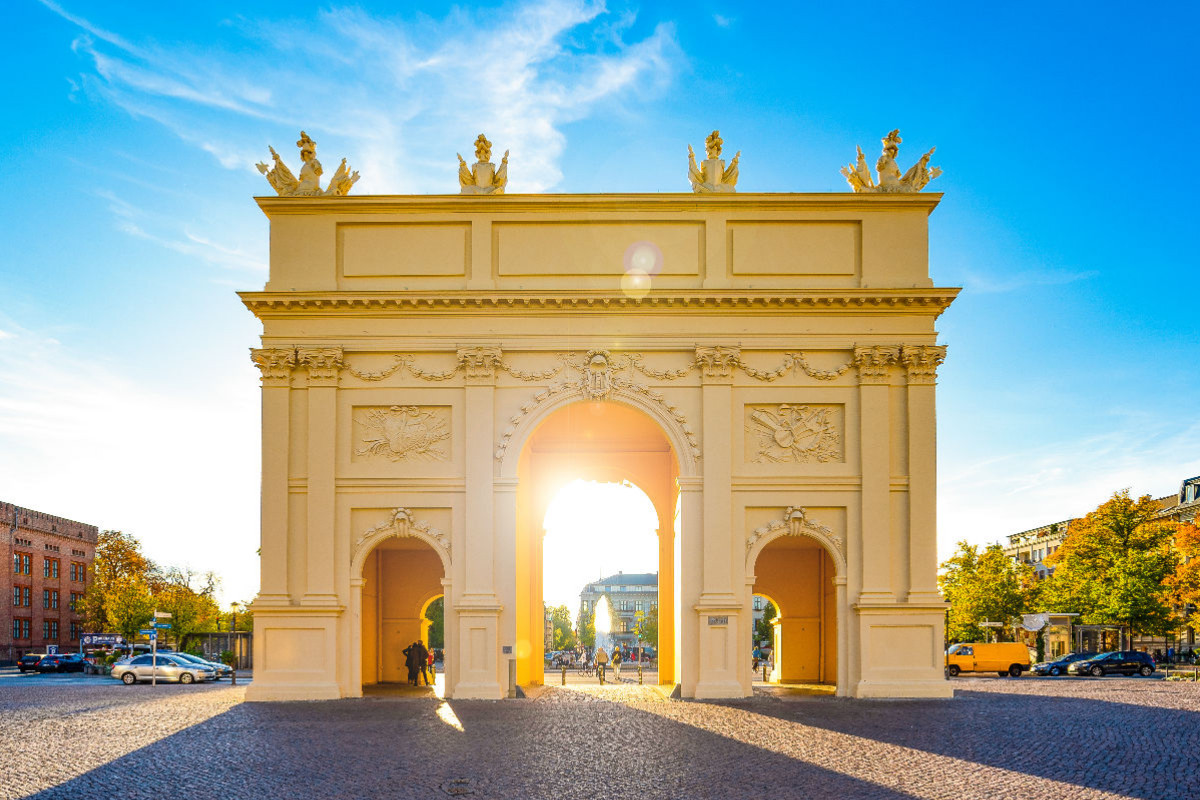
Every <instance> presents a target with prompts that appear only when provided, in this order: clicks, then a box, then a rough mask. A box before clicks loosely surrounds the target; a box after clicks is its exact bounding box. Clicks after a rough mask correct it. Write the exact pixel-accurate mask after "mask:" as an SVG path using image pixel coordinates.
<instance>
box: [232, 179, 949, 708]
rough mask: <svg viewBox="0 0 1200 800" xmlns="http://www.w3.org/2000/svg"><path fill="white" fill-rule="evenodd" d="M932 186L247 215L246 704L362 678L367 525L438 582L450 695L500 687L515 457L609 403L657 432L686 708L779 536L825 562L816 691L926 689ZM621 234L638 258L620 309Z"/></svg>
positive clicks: (517, 487)
mask: <svg viewBox="0 0 1200 800" xmlns="http://www.w3.org/2000/svg"><path fill="white" fill-rule="evenodd" d="M938 199H939V195H936V194H872V195H851V194H825V195H810V194H785V195H759V194H727V195H719V196H718V195H676V194H660V195H579V196H576V195H539V196H526V195H507V196H499V197H458V196H454V197H447V196H431V197H411V196H400V197H340V198H260V199H259V200H258V203H259V205H260V207H261V208H262V210H263V211H264V212H265V213H266V214H267V216H268V217H269V218H270V220H271V272H270V278H269V280H268V282H267V284H266V286H265V287H264V290H263V291H261V292H245V293H243V294H242V295H241V296H242V299H243V301H244V302H245V303H246V305H247V306H248V307H249V308H250V310H251V311H253V312H254V313H255V314H256V315H257V316H258V318H259V319H260V320H261V321H262V323H263V337H262V342H261V347H260V348H259V349H257V350H255V352H254V359H255V363H256V364H257V365H258V366H259V368H260V369H261V371H262V387H263V389H262V402H263V412H262V413H263V494H262V589H261V592H260V595H259V597H258V598H257V599H256V601H255V605H254V608H255V613H256V619H255V623H256V628H257V632H258V634H259V635H257V636H256V639H255V647H256V657H255V658H256V675H255V681H254V683H253V684H252V685H251V687H249V690H248V693H247V696H248V698H250V699H254V700H271V699H288V698H319V697H343V696H354V695H356V694H358V693H360V692H361V686H362V683H363V681H364V680H369V678H370V676H371V674H372V673H371V670H370V669H369V665H370V658H369V653H368V648H367V642H365V641H364V639H363V631H364V628H365V627H366V628H369V627H370V626H369V625H367V624H366V623H367V622H369V621H370V613H371V612H370V611H369V610H368V609H367V606H368V605H369V603H370V599H371V597H372V596H373V595H372V592H376V591H378V588H373V584H372V580H371V577H370V575H369V574H367V573H365V572H364V566H365V565H366V563H367V560H368V558H369V556H368V554H369V553H370V552H371V550H372V549H373V548H374V547H375V546H377V545H378V544H379V543H380V542H381V541H384V540H386V539H388V538H399V539H411V540H418V541H420V542H421V543H423V544H424V545H427V546H428V547H429V548H430V552H432V553H433V554H434V555H435V556H436V558H437V559H438V561H439V562H440V563H441V564H442V565H443V576H442V577H440V581H441V584H440V585H441V587H442V589H443V590H444V591H445V593H446V597H447V603H446V608H447V613H446V636H447V647H446V658H447V662H446V686H447V691H448V693H449V694H450V695H451V696H456V697H497V698H498V697H501V696H504V695H505V694H506V691H507V682H508V674H509V663H510V661H512V660H514V659H518V660H519V659H532V657H533V656H534V655H535V654H536V652H537V649H538V648H540V644H541V642H540V635H539V636H533V635H532V633H533V631H534V630H538V631H540V625H539V626H536V627H535V626H533V625H532V622H533V616H534V614H535V613H537V614H539V615H540V609H536V605H537V600H538V597H539V596H540V569H541V566H540V548H533V547H531V544H530V543H531V541H532V540H531V538H530V537H531V536H532V535H533V533H531V532H532V531H536V527H535V526H536V525H537V524H540V522H539V521H538V520H537V519H536V512H535V511H534V509H533V508H532V506H530V505H529V504H530V503H531V502H532V500H531V498H534V497H535V496H537V493H538V492H539V491H540V490H539V488H538V487H539V486H542V484H543V483H544V482H545V481H544V479H543V478H542V477H539V476H538V475H537V474H536V472H537V470H536V469H535V468H534V467H532V466H530V467H528V468H523V467H522V466H521V465H522V464H523V463H525V461H526V460H525V459H523V456H522V454H523V453H525V452H526V449H527V445H528V443H529V442H530V441H531V440H532V437H534V435H535V431H536V430H538V428H539V425H541V424H542V423H543V422H545V421H547V420H549V419H551V417H552V415H553V414H554V413H555V412H556V411H559V410H560V409H563V408H567V407H569V406H571V405H573V404H577V403H582V402H588V403H602V404H604V405H607V406H613V407H617V406H619V407H623V408H628V409H631V410H633V411H635V412H636V413H637V414H639V415H641V417H644V418H645V419H648V420H650V421H652V423H653V425H654V426H655V427H657V429H658V431H659V433H660V434H661V437H662V438H663V439H664V440H665V441H666V442H667V443H668V445H669V449H670V454H671V457H672V460H673V462H674V463H673V464H672V465H671V470H670V473H669V479H668V489H669V491H668V492H667V494H668V495H669V497H667V498H664V499H665V501H666V505H667V506H669V508H668V509H667V510H666V511H665V512H664V509H663V508H659V513H660V515H662V514H664V513H665V514H666V515H667V516H668V518H673V516H674V509H675V507H676V504H677V505H678V508H679V510H680V516H679V523H678V529H679V532H678V534H677V535H674V536H672V537H671V538H672V539H673V541H672V542H671V544H672V545H673V548H674V549H675V550H677V551H678V557H677V558H674V557H672V558H671V559H670V562H671V564H672V571H673V572H674V575H675V577H674V586H673V587H672V588H673V590H674V591H673V592H671V594H672V600H673V602H672V606H673V607H674V612H675V622H676V623H677V629H676V631H675V634H676V635H675V639H676V641H677V642H678V646H677V652H676V654H675V663H676V669H675V674H674V675H673V676H672V677H673V678H674V680H675V681H677V682H678V683H679V685H680V689H681V692H682V693H683V695H684V696H687V697H736V696H743V695H745V694H747V693H749V691H750V680H751V671H750V663H749V662H750V633H751V632H750V627H751V615H750V597H751V594H752V588H753V586H754V583H755V571H756V570H758V571H761V570H762V569H763V567H762V564H763V562H762V559H761V558H759V553H760V551H762V550H763V548H764V547H766V546H768V545H769V544H770V542H771V541H773V540H775V539H777V538H779V537H800V538H805V537H807V538H809V539H812V540H813V541H815V542H817V543H819V544H820V546H821V547H822V548H824V550H825V551H826V552H827V553H828V554H829V557H830V559H831V560H832V563H833V564H834V569H833V573H832V576H831V577H829V578H828V579H824V578H823V579H822V580H825V586H824V588H823V591H824V592H825V593H826V594H828V593H829V592H830V591H832V593H833V600H832V603H831V604H830V603H828V601H826V602H827V606H828V605H832V607H833V611H834V616H835V619H836V625H834V626H826V627H827V628H829V627H832V628H833V629H834V632H833V633H832V634H829V633H826V634H825V635H826V636H829V635H832V636H833V637H834V639H835V642H834V645H835V646H834V647H832V648H830V649H832V650H833V651H834V652H835V653H836V659H835V661H834V667H833V669H834V672H836V676H835V678H834V682H835V683H836V685H837V691H838V693H839V694H842V695H849V696H859V697H868V696H945V695H947V694H948V693H949V689H948V686H947V685H946V682H945V681H944V680H943V679H942V672H941V659H940V652H941V642H942V610H943V607H944V606H943V605H942V603H941V598H940V597H939V595H938V594H937V586H936V574H935V571H936V515H935V500H936V491H935V489H936V464H935V406H934V392H935V389H934V379H935V375H936V369H937V365H938V363H940V361H941V358H942V350H941V348H939V347H938V346H937V333H936V330H935V327H934V324H935V320H936V319H937V316H938V315H939V314H940V313H941V312H942V311H943V310H944V309H945V308H946V307H947V306H948V305H949V303H950V302H951V301H952V300H953V298H954V296H955V294H956V293H957V290H955V289H943V288H936V287H933V286H932V283H931V281H930V279H929V275H928V250H927V238H928V232H927V221H928V215H929V214H930V212H931V211H932V210H933V208H934V207H935V206H936V204H937V202H938ZM639 243H650V244H651V245H653V246H654V247H655V248H657V249H658V251H659V252H661V255H662V265H661V272H660V273H659V274H658V275H656V276H655V277H654V278H653V285H652V287H651V290H650V291H649V293H648V294H647V295H646V296H644V297H633V296H629V295H627V294H625V293H623V292H622V291H621V288H620V280H621V277H622V275H623V271H624V256H625V254H626V253H628V252H629V251H630V248H631V247H634V246H641V245H639ZM773 426H774V427H773ZM818 429H819V430H821V431H824V433H820V434H819V435H818V434H814V433H813V431H814V430H818ZM776 434H778V436H777V435H776ZM814 437H815V438H814ZM793 443H798V444H796V446H795V447H792V444H793ZM809 445H812V447H809ZM806 448H807V449H806ZM535 449H536V448H535ZM537 461H538V458H533V459H532V461H530V463H531V464H532V463H534V462H537ZM547 463H549V462H547ZM623 463H624V464H625V465H626V466H628V465H629V464H632V463H633V462H632V461H629V460H628V459H626V460H625V461H624V462H623ZM597 468H599V461H597V460H596V459H593V462H592V465H591V466H590V467H589V469H597ZM657 474H658V475H659V476H660V477H659V478H656V480H660V482H661V475H662V474H665V473H663V472H662V471H661V470H660V471H659V473H657ZM643 488H646V487H643ZM647 491H648V492H649V491H650V490H649V489H647ZM659 493H660V494H661V493H662V492H661V490H659ZM652 497H653V495H652ZM655 502H656V504H657V503H659V502H660V501H659V500H657V499H656V500H655ZM672 522H673V519H672ZM662 541H664V542H665V541H667V540H665V539H663V540H662ZM534 550H537V551H538V552H537V553H535V552H534ZM664 552H666V551H665V549H664ZM672 555H674V553H672ZM663 561H664V560H663V559H660V569H661V567H662V565H663ZM831 585H832V589H831V588H830V587H831ZM674 595H677V597H678V599H677V600H676V599H675V598H674ZM535 609H536V611H535ZM397 635H399V634H398V633H397ZM522 642H526V644H525V645H524V649H523V648H522ZM384 649H386V648H384ZM518 663H519V661H518ZM529 663H530V664H532V663H533V662H532V660H530V661H529ZM364 665H366V666H364ZM533 671H534V670H533V669H532V668H531V667H527V668H525V670H524V673H523V674H522V677H523V678H524V679H526V680H532V679H533V676H532V675H531V674H530V673H531V672H533Z"/></svg>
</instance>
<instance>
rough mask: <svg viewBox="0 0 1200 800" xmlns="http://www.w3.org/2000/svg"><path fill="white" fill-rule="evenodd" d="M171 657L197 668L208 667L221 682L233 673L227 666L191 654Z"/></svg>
mask: <svg viewBox="0 0 1200 800" xmlns="http://www.w3.org/2000/svg"><path fill="white" fill-rule="evenodd" d="M171 655H173V656H175V657H176V658H182V659H183V660H184V661H187V662H188V663H191V664H195V665H196V666H198V667H209V668H210V669H213V670H215V671H216V673H217V678H216V679H217V680H221V678H224V677H225V676H226V675H230V674H232V673H233V668H232V667H230V666H229V665H227V664H221V663H218V662H216V661H209V660H208V659H207V658H201V657H200V656H194V655H192V654H191V653H171Z"/></svg>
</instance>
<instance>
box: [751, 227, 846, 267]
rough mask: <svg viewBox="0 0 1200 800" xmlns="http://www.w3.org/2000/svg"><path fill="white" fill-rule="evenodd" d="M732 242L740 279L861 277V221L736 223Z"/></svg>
mask: <svg viewBox="0 0 1200 800" xmlns="http://www.w3.org/2000/svg"><path fill="white" fill-rule="evenodd" d="M728 236H729V264H730V269H731V271H732V272H733V274H734V275H796V276H805V275H835V276H847V277H850V276H855V275H858V274H859V273H860V272H861V262H862V258H861V254H862V226H861V225H860V223H859V222H857V221H828V222H826V221H820V222H817V221H813V222H809V221H800V222H766V221H763V222H753V221H747V222H740V221H730V222H729V224H728Z"/></svg>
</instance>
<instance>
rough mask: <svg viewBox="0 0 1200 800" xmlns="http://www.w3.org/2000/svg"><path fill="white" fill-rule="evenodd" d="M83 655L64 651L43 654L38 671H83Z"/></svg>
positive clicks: (38, 664)
mask: <svg viewBox="0 0 1200 800" xmlns="http://www.w3.org/2000/svg"><path fill="white" fill-rule="evenodd" d="M83 663H84V662H83V656H81V655H79V654H77V653H63V654H55V655H47V656H42V660H41V661H39V662H38V663H37V671H38V672H83Z"/></svg>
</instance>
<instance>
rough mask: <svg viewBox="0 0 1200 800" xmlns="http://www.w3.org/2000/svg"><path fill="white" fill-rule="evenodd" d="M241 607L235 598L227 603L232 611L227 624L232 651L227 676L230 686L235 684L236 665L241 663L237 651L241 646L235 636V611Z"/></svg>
mask: <svg viewBox="0 0 1200 800" xmlns="http://www.w3.org/2000/svg"><path fill="white" fill-rule="evenodd" d="M241 607H242V604H241V603H239V602H237V601H236V600H235V601H233V602H232V603H230V604H229V610H230V611H231V612H232V616H233V621H232V624H231V625H230V626H229V644H230V648H229V649H230V650H232V651H233V664H231V665H230V666H232V667H233V672H232V673H231V674H230V676H229V685H230V686H236V685H237V670H238V667H239V666H240V665H241V663H242V659H241V653H240V652H239V651H240V650H241V648H240V647H238V638H237V612H238V609H239V608H241Z"/></svg>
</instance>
